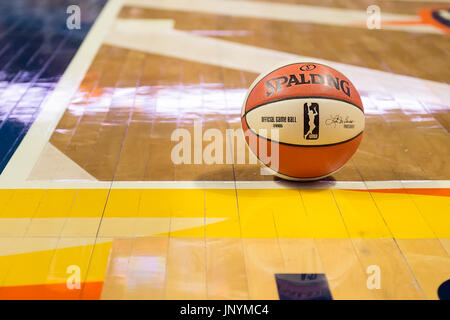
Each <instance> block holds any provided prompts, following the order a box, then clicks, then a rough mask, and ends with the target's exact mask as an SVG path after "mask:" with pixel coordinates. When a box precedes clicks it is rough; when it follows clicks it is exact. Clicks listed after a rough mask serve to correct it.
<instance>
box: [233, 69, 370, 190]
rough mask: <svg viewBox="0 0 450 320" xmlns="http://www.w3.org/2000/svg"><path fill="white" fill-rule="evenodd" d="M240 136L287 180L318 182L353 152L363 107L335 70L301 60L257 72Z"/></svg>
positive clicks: (245, 103)
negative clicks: (242, 133)
mask: <svg viewBox="0 0 450 320" xmlns="http://www.w3.org/2000/svg"><path fill="white" fill-rule="evenodd" d="M241 124H242V129H243V132H244V136H245V140H246V142H247V145H248V147H249V148H250V150H251V151H252V152H253V153H254V154H255V155H256V157H257V158H258V160H259V161H260V162H261V163H262V164H264V165H265V166H267V167H268V168H269V169H271V171H272V172H273V173H274V174H275V175H277V176H279V177H281V178H283V179H287V180H305V181H308V180H317V179H321V178H324V177H326V176H329V175H331V174H333V173H334V172H336V171H337V170H339V169H340V168H341V167H342V166H343V165H344V164H345V163H346V162H347V161H348V160H349V159H350V158H351V157H352V155H353V154H354V153H355V152H356V150H357V149H358V146H359V144H360V143H361V139H362V133H363V130H364V108H363V105H362V102H361V98H360V96H359V93H358V91H357V90H356V88H355V87H354V85H353V84H352V83H351V82H350V80H349V79H347V77H345V76H344V75H343V74H342V73H340V72H339V71H337V70H335V69H333V68H331V67H328V66H326V65H323V64H320V63H315V62H306V63H292V64H288V65H284V66H281V67H279V68H276V69H275V70H272V71H270V72H268V73H264V74H261V75H260V76H259V77H258V78H257V79H256V80H255V81H254V82H253V84H252V85H251V86H250V88H249V90H248V92H247V96H246V98H245V100H244V104H243V107H242V111H241Z"/></svg>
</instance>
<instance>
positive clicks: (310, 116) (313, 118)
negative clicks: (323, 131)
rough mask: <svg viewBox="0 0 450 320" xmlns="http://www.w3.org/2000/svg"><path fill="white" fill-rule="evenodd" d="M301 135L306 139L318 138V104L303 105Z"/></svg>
mask: <svg viewBox="0 0 450 320" xmlns="http://www.w3.org/2000/svg"><path fill="white" fill-rule="evenodd" d="M303 119H304V120H303V123H304V125H303V137H304V138H305V139H306V140H317V139H319V104H318V103H315V102H313V103H311V105H310V106H308V103H305V104H304V105H303Z"/></svg>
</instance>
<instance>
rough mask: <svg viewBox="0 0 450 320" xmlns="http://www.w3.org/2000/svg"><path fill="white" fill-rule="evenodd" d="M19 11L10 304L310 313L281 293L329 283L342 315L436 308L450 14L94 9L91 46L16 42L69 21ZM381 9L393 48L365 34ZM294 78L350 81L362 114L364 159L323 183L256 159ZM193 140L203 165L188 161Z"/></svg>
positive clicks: (5, 202) (10, 34)
mask: <svg viewBox="0 0 450 320" xmlns="http://www.w3.org/2000/svg"><path fill="white" fill-rule="evenodd" d="M88 2H89V1H87V2H85V3H88ZM17 3H20V4H21V6H19V5H18V6H17V7H14V10H12V9H10V8H9V7H8V5H5V4H1V5H0V10H2V12H3V11H4V10H8V11H11V12H13V13H14V14H13V13H11V17H10V19H9V20H7V21H8V23H9V24H7V23H6V24H2V25H1V27H2V29H1V30H0V37H1V38H0V76H1V78H0V79H1V80H0V81H1V82H0V99H1V100H0V116H1V117H2V118H1V121H2V122H1V124H0V130H3V131H0V132H2V133H1V139H2V140H1V144H0V151H1V152H2V153H1V154H0V156H1V157H2V158H1V159H0V161H3V162H2V163H3V164H2V167H1V168H2V169H3V172H2V173H1V175H0V299H17V298H19V299H20V298H25V299H29V298H48V299H279V298H281V297H283V298H286V297H289V296H290V297H291V298H293V299H294V298H300V299H301V298H310V297H311V295H308V293H307V292H302V291H301V290H300V291H299V292H292V290H287V289H286V290H284V291H283V289H282V288H281V289H280V281H278V280H279V279H278V278H277V277H279V275H283V274H321V275H325V277H324V278H325V279H326V281H327V285H328V287H329V290H330V293H331V296H332V298H333V299H438V294H437V291H438V287H439V286H440V285H441V284H442V283H443V282H444V281H446V280H448V279H449V278H450V165H449V159H450V139H449V130H450V113H449V101H450V86H449V84H448V83H449V81H450V57H449V55H450V38H449V33H450V31H449V30H450V27H449V20H448V13H449V11H448V9H447V8H449V7H450V4H449V3H448V2H428V1H427V2H421V1H407V0H405V1H384V0H383V1H371V2H370V3H368V2H367V1H363V0H358V1H350V0H348V1H347V0H343V1H322V0H320V1H309V0H298V1H294V0H292V1H288V0H278V1H271V2H263V1H253V0H252V1H249V0H246V1H237V0H229V1H219V0H195V1H189V2H188V1H181V0H170V1H156V0H148V1H144V0H123V1H118V0H109V1H107V2H106V5H104V7H103V4H104V3H103V2H102V1H90V2H89V5H90V8H91V9H90V10H88V9H86V8H85V7H83V6H81V16H82V17H85V18H84V19H85V20H82V21H83V24H82V28H81V30H75V31H73V30H71V31H69V30H66V29H65V28H64V27H61V30H60V31H59V32H56V31H55V30H59V29H55V28H53V27H50V30H53V31H54V32H55V35H54V36H52V34H51V33H50V34H48V33H46V34H47V35H48V38H47V39H49V40H47V41H46V40H44V39H42V38H39V37H37V38H32V37H31V36H30V38H27V37H25V36H26V35H27V33H26V32H23V30H25V29H14V27H13V26H14V25H15V24H18V25H20V21H22V20H23V19H24V17H25V16H29V12H30V10H31V11H32V12H34V13H35V14H36V15H37V16H38V17H40V19H41V20H44V21H45V19H49V20H50V21H54V20H52V16H51V15H46V14H45V13H43V12H45V6H44V7H42V8H40V9H36V8H35V7H33V5H32V4H31V3H32V2H31V1H25V0H21V1H17ZM55 3H59V4H60V5H61V8H63V9H62V11H61V12H59V13H55V14H54V18H53V19H55V21H57V23H59V20H58V19H66V18H67V16H68V14H66V13H65V9H64V6H66V5H67V4H66V3H65V2H64V1H56V2H55ZM372 4H375V5H378V6H379V9H380V10H381V29H368V28H367V27H366V19H367V17H368V14H367V11H366V10H367V7H368V6H369V5H372ZM33 8H34V9H33ZM100 10H101V11H100ZM85 11H86V12H89V14H86V16H83V12H85ZM36 12H37V13H36ZM97 15H98V16H97ZM88 17H89V18H88ZM445 17H447V18H445ZM21 19H22V20H21ZM445 19H447V20H445ZM41 20H39V21H41ZM64 21H65V20H64ZM94 21H95V24H93V26H92V27H91V25H92V23H93V22H94ZM442 21H443V22H442ZM63 25H64V24H63ZM38 26H39V27H38ZM38 26H33V25H32V26H31V27H34V28H37V29H39V28H40V26H41V25H40V24H38ZM20 30H22V31H20ZM39 30H41V29H39ZM42 30H44V29H42ZM24 34H25V35H24ZM73 37H75V38H76V40H73V39H72V38H73ZM64 39H66V42H64V41H65V40H64ZM70 39H72V40H70ZM77 41H78V42H77ZM82 41H83V42H82ZM22 42H24V43H26V44H27V45H25V44H24V45H22V46H23V47H21V46H20V45H18V43H22ZM81 42H82V44H81V45H80V43H81ZM65 43H67V44H69V43H70V49H69V48H66V49H67V50H66V49H64V48H65ZM12 48H15V49H14V50H13V49H12ZM27 50H28V51H29V52H28V51H27ZM8 52H9V53H8ZM59 52H61V57H60V60H54V59H56V58H54V57H55V56H57V55H58V54H59ZM14 57H16V58H14ZM33 57H35V58H33ZM15 59H16V60H15ZM33 59H35V60H33ZM17 61H22V62H21V63H17ZM53 61H59V63H57V65H56V66H54V64H55V63H56V62H53ZM292 61H316V62H320V63H324V64H327V65H330V66H332V67H334V68H336V69H337V70H339V71H341V72H342V73H343V74H345V75H346V76H347V77H348V78H349V79H350V80H351V81H352V82H353V83H354V85H355V86H356V88H357V89H358V91H359V93H360V95H361V98H362V100H363V104H364V108H365V114H366V129H365V132H364V137H363V140H362V143H361V146H360V148H359V150H358V151H357V153H356V154H355V155H354V157H353V158H352V159H351V160H350V161H349V162H348V163H347V164H346V165H345V166H344V167H343V168H342V169H341V170H340V171H339V172H337V173H336V174H334V175H333V176H332V177H329V178H327V179H324V180H322V181H320V182H315V183H287V182H284V181H281V180H279V179H277V178H275V177H273V176H272V175H270V174H268V173H267V172H266V171H265V170H263V169H261V168H260V167H259V166H258V165H257V164H256V163H254V159H253V158H252V157H251V155H249V154H248V151H247V152H244V154H243V155H241V154H240V151H242V149H239V146H240V145H242V136H240V135H239V128H240V109H241V105H242V102H243V99H244V97H245V94H246V91H247V89H248V87H249V86H250V84H251V83H252V82H253V80H254V79H255V78H256V77H257V75H258V74H259V73H260V72H264V71H266V70H267V69H270V68H272V67H273V66H274V65H279V64H282V63H285V62H286V63H287V62H292ZM69 62H70V64H69ZM47 66H50V67H47ZM46 68H47V69H46ZM50 73H51V74H50ZM43 74H45V75H46V77H43V76H41V75H43ZM47 74H48V75H47ZM41 78H45V79H47V80H45V81H44V80H42V81H41V80H40V79H41ZM48 79H50V80H48ZM43 82H45V85H43V84H42V83H43ZM49 83H50V84H49ZM22 106H23V107H22ZM9 128H14V130H13V129H9ZM177 129H178V131H177ZM179 129H183V130H184V131H180V130H179ZM5 130H6V131H7V133H6V131H5ZM208 130H209V131H208ZM211 130H212V131H211ZM227 130H228V131H227ZM199 131H200V133H198V132H199ZM3 132H5V133H3ZM177 132H187V133H190V134H191V137H192V140H191V141H190V143H188V145H189V146H191V147H192V148H191V149H192V154H191V159H190V160H192V164H186V163H184V164H176V163H175V162H174V161H173V150H174V148H176V146H177V144H178V143H179V140H178V139H177ZM207 132H215V133H216V134H218V135H219V136H222V137H229V136H231V135H236V137H235V138H236V143H235V144H234V145H231V147H230V145H227V144H226V143H223V146H222V145H219V146H220V148H217V149H216V150H215V153H214V155H215V159H216V161H215V163H213V164H210V163H208V161H207V159H206V158H205V157H204V156H202V155H204V154H206V153H207V152H208V150H209V149H208V147H209V148H210V146H211V145H210V144H211V140H208V139H207V138H204V139H203V141H200V143H198V141H195V137H196V136H198V134H200V137H202V135H203V134H204V133H207ZM200 140H201V138H200ZM224 140H225V138H224ZM244 151H245V150H244ZM197 155H200V156H199V157H197ZM241 156H242V157H241ZM374 279H375V280H374ZM374 284H375V285H374ZM292 286H293V287H294V288H295V285H292ZM280 290H281V291H280ZM294 291H295V290H294Z"/></svg>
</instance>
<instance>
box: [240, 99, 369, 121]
mask: <svg viewBox="0 0 450 320" xmlns="http://www.w3.org/2000/svg"><path fill="white" fill-rule="evenodd" d="M296 99H328V100H336V101H340V102H345V103H348V104H349V105H351V106H353V107H356V108H357V109H358V110H359V111H361V112H362V113H363V114H364V111H363V110H362V109H361V107H359V106H358V105H357V104H355V103H353V102H350V101H347V100H344V99H338V98H332V97H319V96H295V97H286V98H280V99H276V100H272V101H268V102H264V103H261V104H259V105H257V106H255V107H253V108H251V109H250V110H248V111H247V112H245V113H244V114H243V115H242V117H247V114H249V113H250V112H251V111H253V110H255V109H258V108H260V107H262V106H265V105H267V104H271V103H275V102H280V101H284V100H296Z"/></svg>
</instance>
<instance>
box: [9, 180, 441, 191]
mask: <svg viewBox="0 0 450 320" xmlns="http://www.w3.org/2000/svg"><path fill="white" fill-rule="evenodd" d="M110 188H111V182H108V181H84V182H83V181H81V182H80V181H25V182H22V183H20V184H16V185H14V186H11V185H5V184H0V189H110ZM112 188H113V189H235V188H237V189H355V190H367V189H403V188H404V189H411V188H413V189H414V188H418V189H420V188H424V189H427V188H445V189H448V188H450V180H397V181H316V182H291V181H283V180H279V181H236V185H235V182H234V181H115V182H113V183H112Z"/></svg>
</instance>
